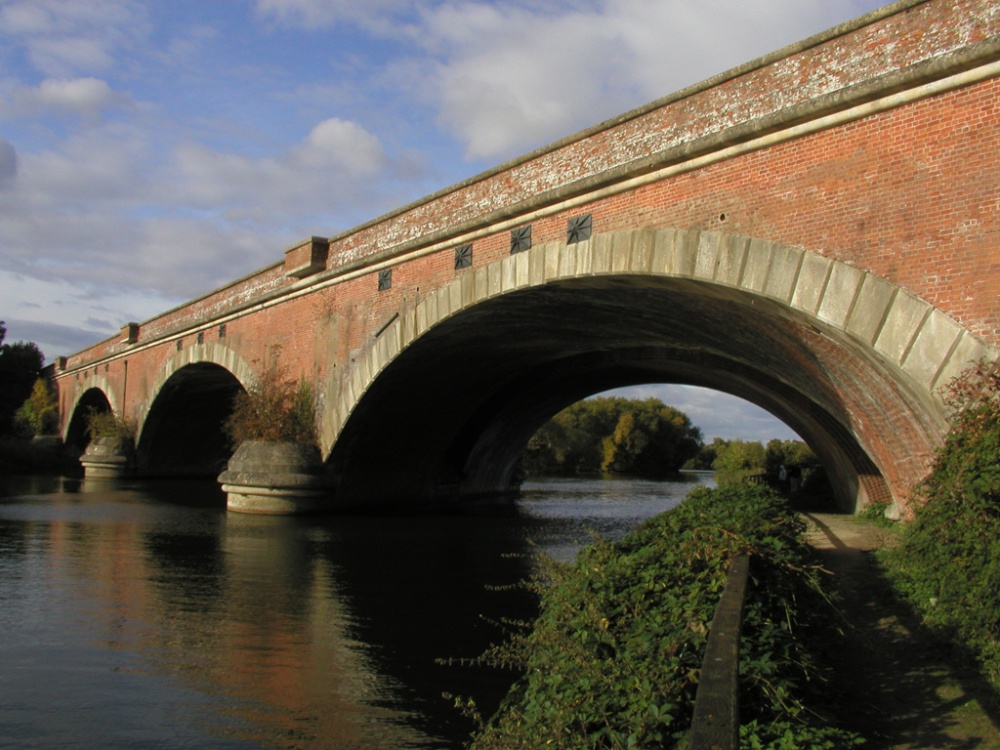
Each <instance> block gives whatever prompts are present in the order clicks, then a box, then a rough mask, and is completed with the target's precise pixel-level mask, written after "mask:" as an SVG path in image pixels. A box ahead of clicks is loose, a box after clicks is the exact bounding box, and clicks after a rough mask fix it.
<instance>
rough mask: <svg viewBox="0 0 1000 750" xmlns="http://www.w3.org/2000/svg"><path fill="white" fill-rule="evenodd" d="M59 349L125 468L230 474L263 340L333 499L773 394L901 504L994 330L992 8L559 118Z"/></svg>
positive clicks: (830, 450) (483, 477) (919, 5)
mask: <svg viewBox="0 0 1000 750" xmlns="http://www.w3.org/2000/svg"><path fill="white" fill-rule="evenodd" d="M275 255H276V258H275V260H276V263H275V264H274V265H271V266H269V267H267V268H264V269H262V270H260V271H258V272H256V273H253V274H251V275H249V276H247V277H244V278H241V279H238V280H236V281H234V282H233V283H231V284H229V285H227V286H225V287H223V288H221V289H218V290H216V291H213V292H211V293H209V294H207V295H204V296H202V297H200V298H198V299H195V300H192V301H191V302H189V303H187V304H185V305H183V306H181V307H178V308H176V309H173V310H170V311H168V312H165V313H163V314H162V315H159V316H157V317H155V318H153V319H151V320H147V321H144V322H142V323H126V324H125V325H123V327H122V329H121V333H120V335H117V336H115V337H112V338H110V339H108V340H106V341H103V342H100V343H98V344H96V345H94V346H92V347H90V348H88V349H86V350H84V351H81V352H78V353H76V354H73V355H72V356H67V357H61V358H59V359H58V361H57V363H56V368H55V369H56V373H55V382H56V384H57V387H58V392H59V402H60V414H61V425H62V430H63V435H64V437H65V439H66V440H67V441H68V442H71V443H72V442H79V441H80V440H81V439H82V428H81V415H82V414H83V413H84V412H85V411H86V410H87V409H88V408H91V407H98V408H110V409H112V410H114V411H115V412H116V413H118V414H120V415H123V416H125V417H127V418H129V419H132V420H134V421H135V423H136V425H137V427H138V438H137V456H138V458H137V463H138V471H139V472H140V473H141V474H144V475H147V476H164V475H184V474H198V475H210V474H217V473H218V472H219V471H220V469H221V467H222V466H223V465H224V464H225V461H226V460H227V458H228V457H229V451H230V449H229V447H228V445H227V444H226V441H225V439H224V438H223V437H222V433H221V428H220V425H221V421H222V419H223V418H224V416H225V414H226V412H227V410H228V408H229V403H230V402H231V399H232V397H233V395H234V394H235V393H237V392H238V391H239V390H240V389H242V388H246V387H247V386H248V385H249V384H250V383H252V382H253V381H254V378H255V377H256V376H257V375H258V374H259V373H260V371H261V368H262V367H263V366H264V363H265V362H267V361H268V358H269V357H270V356H273V355H274V354H275V353H277V357H278V358H279V360H280V363H281V365H282V366H283V367H284V368H286V369H287V371H288V372H289V373H290V374H291V375H293V376H294V377H296V378H302V379H304V380H306V381H307V382H309V383H310V384H312V386H313V388H314V391H315V393H316V394H317V396H318V404H319V406H318V409H319V412H318V416H317V418H318V424H319V426H320V433H321V451H322V454H323V459H324V462H325V469H326V471H327V473H328V474H329V476H330V477H331V478H332V482H333V486H332V489H331V491H330V493H329V497H328V503H329V506H330V508H337V507H348V506H356V505H363V504H380V503H391V502H395V501H398V500H401V499H404V498H405V499H407V501H409V502H415V503H431V502H434V501H435V500H438V499H441V498H445V497H448V498H454V497H458V498H472V497H478V496H488V495H491V494H495V493H503V492H506V491H509V490H510V489H511V488H512V487H513V483H514V482H515V479H514V469H515V464H516V460H517V457H518V455H519V452H520V451H521V449H522V447H523V446H524V444H525V443H526V441H527V439H528V438H529V436H530V435H531V434H532V433H533V432H534V430H535V429H536V428H538V427H539V426H540V425H541V424H542V423H544V422H545V420H547V419H548V418H549V417H551V416H552V415H553V414H554V413H556V412H557V411H558V410H559V409H561V408H562V407H565V406H567V405H569V404H571V403H573V402H574V401H577V400H579V399H580V398H582V397H585V396H587V395H590V394H592V393H596V392H599V391H602V390H606V389H609V388H612V387H618V386H624V385H631V384H639V383H648V382H676V383H689V384H695V385H701V386H707V387H711V388H715V389H718V390H720V391H725V392H728V393H732V394H735V395H737V396H740V397H743V398H745V399H747V400H749V401H752V402H754V403H756V404H759V405H760V406H762V407H764V408H765V409H767V410H768V411H770V412H772V413H773V414H775V415H776V416H777V417H779V418H780V419H782V420H783V421H784V422H786V423H787V424H788V425H789V426H791V427H792V428H793V429H794V430H796V431H797V432H798V433H799V434H800V435H801V436H802V437H803V438H804V439H805V440H806V441H807V442H808V443H809V444H810V445H811V446H812V448H813V449H814V450H815V451H816V453H817V454H818V455H819V457H820V458H821V459H822V460H823V462H824V464H825V466H826V467H827V469H828V472H829V473H830V475H831V478H832V480H833V483H834V486H835V487H836V488H837V492H838V498H837V500H838V503H839V504H840V505H841V506H842V507H843V508H844V509H854V508H857V507H861V506H862V505H864V504H865V503H868V502H871V501H876V500H878V501H887V500H888V501H891V502H893V503H895V504H896V505H897V506H899V507H900V508H902V507H903V506H905V504H906V502H907V498H908V491H909V488H910V487H912V485H913V484H914V483H915V482H916V481H918V480H919V479H921V478H922V477H923V476H925V474H926V473H927V471H928V469H929V467H930V463H931V460H932V455H933V452H934V450H935V448H936V447H937V446H938V445H939V444H940V442H941V439H942V437H943V434H944V431H945V429H946V423H947V415H946V413H945V407H944V405H943V402H942V399H941V388H942V386H943V385H945V384H946V383H947V382H948V381H949V380H950V379H951V378H952V377H953V376H955V375H956V374H958V373H959V372H961V371H962V370H963V369H964V368H965V367H966V366H968V365H969V364H970V363H972V362H974V361H979V360H983V359H988V360H989V359H995V358H996V357H997V346H998V344H1000V307H998V304H997V299H998V293H1000V3H997V2H996V0H902V2H898V3H896V4H894V5H891V6H887V7H886V8H883V9H881V10H878V11H875V12H873V13H871V14H868V15H866V16H863V17H861V18H859V19H857V20H855V21H853V22H850V23H847V24H844V25H842V26H839V27H837V28H834V29H831V30H830V31H828V32H825V33H823V34H820V35H818V36H816V37H813V38H810V39H807V40H805V41H803V42H801V43H799V44H796V45H793V46H791V47H789V48H786V49H783V50H780V51H778V52H775V53H773V54H771V55H769V56H766V57H764V58H761V59H758V60H755V61H752V62H750V63H747V64H746V65H743V66H741V67H739V68H737V69H734V70H731V71H729V72H727V73H724V74H722V75H719V76H717V77H715V78H712V79H710V80H708V81H705V82H704V83H702V84H699V85H696V86H693V87H691V88H688V89H686V90H683V91H681V92H678V93H676V94H673V95H671V96H667V97H666V98H664V99H661V100H658V101H656V102H653V103H651V104H649V105H647V106H645V107H642V108H639V109H637V110H634V111H631V112H628V113H625V114H623V115H621V116H620V117H617V118H615V119H613V120H611V121H608V122H605V123H602V124H600V125H598V126H596V127H593V128H591V129H589V130H586V131H584V132H581V133H578V134H576V135H572V136H569V137H567V138H565V139H563V140H561V141H559V142H557V143H554V144H552V145H550V146H547V147H545V148H542V149H539V150H537V151H535V152H533V153H530V154H528V155H526V156H524V157H522V158H519V159H516V160H513V161H511V162H508V163H506V164H503V165H501V166H499V167H497V168H495V169H493V170H490V171H488V172H486V173H483V174H480V175H478V176H476V177H473V178H471V179H469V180H467V181H465V182H463V183H461V184H458V185H455V186H453V187H450V188H448V189H445V190H442V191H440V192H438V193H435V194H433V195H430V196H428V197H426V198H424V199H422V200H419V201H417V202H415V203H413V204H410V205H407V206H404V207H401V208H399V209H398V210H396V211H393V212H392V213H390V214H387V215H385V216H382V217H380V218H377V219H375V220H373V221H370V222H368V223H366V224H363V225H361V226H358V227H356V228H354V229H351V230H350V231H347V232H344V233H342V234H339V235H337V236H334V237H311V238H308V239H306V240H304V241H302V242H300V243H297V244H295V245H294V246H292V247H290V248H288V249H287V250H285V251H284V254H283V255H282V254H281V253H280V252H276V254H275Z"/></svg>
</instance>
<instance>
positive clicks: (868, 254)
mask: <svg viewBox="0 0 1000 750" xmlns="http://www.w3.org/2000/svg"><path fill="white" fill-rule="evenodd" d="M998 37H1000V4H997V3H996V2H995V1H989V2H988V1H987V0H964V1H962V2H957V1H955V0H930V1H929V2H924V3H916V4H914V5H912V6H911V7H909V8H908V9H907V10H905V11H903V12H899V13H896V14H894V15H890V16H888V17H884V18H880V19H877V20H875V21H874V22H873V23H871V24H869V25H864V26H860V27H857V28H846V29H841V30H840V32H838V34H835V35H832V36H830V37H829V38H825V39H819V40H812V41H811V42H809V43H804V44H803V45H800V46H799V48H797V49H796V50H793V51H792V52H791V53H786V54H782V55H776V56H772V58H771V59H769V60H764V61H758V62H757V63H755V64H751V65H748V66H746V67H745V68H744V69H742V70H740V71H738V72H737V73H736V74H734V75H732V76H729V77H725V76H724V77H722V78H720V79H719V80H716V81H714V82H712V85H709V86H703V87H695V88H693V89H692V90H689V91H688V92H684V93H683V95H680V96H675V97H669V98H667V99H665V100H663V101H661V102H658V103H655V104H654V105H650V106H649V107H646V108H644V109H642V110H639V111H636V112H634V113H630V114H628V115H627V116H623V117H622V118H619V120H618V121H615V122H613V123H611V124H608V125H606V126H602V127H599V128H596V129H594V130H593V131H590V132H588V133H584V134H582V135H580V136H574V137H571V138H569V139H567V140H566V141H565V142H562V143H559V144H556V145H554V146H553V147H551V148H549V149H543V150H541V151H540V152H537V153H535V154H533V155H529V156H528V157H525V158H524V159H521V160H517V161H515V162H512V163H510V164H508V165H505V166H504V167H501V168H498V169H497V170H494V171H492V172H489V173H486V174H484V175H482V176H480V177H478V178H474V179H473V180H470V181H468V182H467V183H464V184H462V185H460V186H456V187H455V188H453V189H450V190H446V191H442V193H440V194H437V195H436V196H431V197H430V198H428V199H426V200H424V201H421V202H418V203H416V204H413V205H411V206H408V207H405V208H403V209H400V210H399V211H397V212H395V213H393V214H390V215H388V216H386V217H383V218H382V219H380V220H378V221H375V222H372V223H369V224H367V225H364V226H362V227H359V228H358V229H356V230H354V231H352V232H348V233H345V234H344V235H341V236H340V237H337V238H333V240H332V241H331V246H330V253H329V260H328V270H327V272H325V273H321V274H318V275H316V276H312V277H309V278H306V279H304V280H302V281H299V280H298V279H294V278H288V277H286V276H285V275H284V268H283V265H282V264H280V263H279V264H277V265H275V266H273V267H270V268H268V269H264V270H263V271H261V272H260V273H258V274H255V275H251V276H250V277H247V278H245V279H242V280H239V281H237V282H234V283H233V284H231V285H229V286H227V287H225V288H223V289H220V290H218V291H216V292H214V293H212V294H210V295H207V296H205V297H203V298H201V299H198V300H195V301H193V302H192V303H190V304H189V305H187V306H184V307H182V308H179V309H177V310H173V311H170V312H167V313H165V314H164V315H162V316H160V317H157V318H155V319H153V320H151V321H147V322H145V323H143V324H142V326H141V328H140V331H139V337H138V342H137V344H135V345H123V344H121V343H119V341H118V339H119V338H120V337H115V338H114V339H112V340H109V341H107V342H103V343H102V344H99V345H97V346H95V347H93V348H91V349H89V350H86V351H84V352H80V353H78V354H76V355H73V356H72V357H70V358H68V360H67V372H66V374H65V376H64V379H63V380H61V381H60V390H61V394H62V396H61V398H62V399H63V408H64V410H65V409H67V408H68V404H69V403H70V402H71V401H72V399H73V398H74V396H73V393H74V392H75V390H76V389H78V388H81V387H83V385H82V384H83V382H84V376H85V375H86V374H93V372H94V367H95V366H96V367H97V374H99V375H101V376H104V377H107V378H108V382H110V383H111V387H112V388H114V389H121V388H122V387H124V369H123V365H122V363H123V361H124V358H126V357H127V360H128V388H129V394H130V395H129V399H130V400H131V399H141V398H144V397H145V396H146V394H147V393H148V389H149V387H151V384H152V383H153V382H154V381H155V379H156V377H157V376H158V375H159V374H160V373H161V372H162V370H163V367H164V366H165V363H166V362H168V361H169V360H170V358H171V357H173V356H174V355H175V354H176V351H177V341H178V340H179V341H180V342H181V343H180V345H181V347H182V348H183V347H185V346H190V345H191V344H192V343H194V342H195V341H196V340H197V338H196V337H197V334H198V332H199V331H201V332H202V335H203V337H204V340H205V341H206V342H207V341H220V343H223V344H224V345H225V346H227V347H230V348H232V349H234V350H235V351H236V352H238V353H239V355H240V356H241V357H242V358H243V359H244V360H245V361H247V362H251V363H253V362H260V361H263V360H264V359H265V357H266V356H267V354H268V351H269V349H270V348H271V347H272V346H274V345H275V344H278V345H280V347H281V358H282V362H283V363H284V364H285V365H286V366H287V367H288V368H289V369H290V371H292V372H293V373H296V374H301V375H303V376H306V377H311V378H315V380H316V382H322V381H323V380H324V379H325V378H327V377H328V375H330V372H329V370H335V372H334V378H335V379H336V378H337V377H343V376H344V375H345V374H346V373H347V372H349V371H350V367H351V363H352V359H353V358H357V357H359V356H360V353H361V352H363V351H364V349H365V348H366V347H367V346H368V345H369V344H370V343H371V342H372V340H373V338H374V335H375V333H376V332H377V331H378V330H379V329H380V328H381V327H382V326H383V325H385V324H386V323H387V322H388V321H389V320H390V319H391V318H392V316H394V315H396V314H398V313H400V312H405V311H406V310H408V309H411V308H412V307H413V306H414V305H416V304H417V302H419V301H420V300H421V299H422V298H424V297H425V296H426V295H427V293H428V292H429V291H431V290H434V289H436V288H439V287H441V286H442V285H444V284H446V283H448V282H449V281H451V280H452V279H454V278H456V276H458V275H460V274H462V273H467V272H468V271H462V270H455V269H454V267H453V261H454V247H455V246H456V245H458V244H464V240H462V241H460V237H461V235H463V234H464V233H466V232H478V235H477V236H476V237H475V239H474V241H473V245H474V250H473V262H474V265H475V266H477V267H478V266H483V265H486V264H489V263H491V262H492V261H495V260H499V259H501V258H503V257H506V256H507V255H508V254H509V228H510V227H509V226H504V227H503V228H502V229H501V230H497V231H492V232H491V231H490V227H494V226H495V225H496V224H497V223H498V222H499V221H501V220H516V217H517V215H518V213H519V212H521V211H527V210H533V209H536V208H544V207H545V206H553V205H558V201H560V200H563V199H565V198H567V197H570V196H572V195H577V194H580V192H581V191H582V190H584V188H587V189H593V188H596V187H600V186H601V185H606V184H612V183H613V181H614V179H616V178H618V177H624V176H628V175H631V174H642V173H645V172H648V171H649V170H651V169H653V168H656V167H660V166H664V165H666V164H669V163H671V162H672V161H676V160H678V159H681V158H682V156H683V154H682V153H681V151H680V150H679V149H683V148H684V147H685V144H689V145H690V144H694V145H693V146H692V148H693V149H695V150H699V149H700V150H702V151H707V150H708V149H709V148H710V147H719V145H720V143H721V142H722V140H723V139H724V137H730V141H729V142H737V141H738V140H739V138H735V135H734V134H736V133H737V132H738V131H739V132H743V131H745V133H744V134H745V136H746V137H751V136H753V135H756V134H758V133H757V131H758V130H760V129H761V128H762V127H764V126H766V125H770V124H773V122H776V121H777V120H779V119H781V118H783V117H784V118H786V119H787V118H789V117H798V116H802V117H805V116H806V115H807V114H809V113H810V111H811V113H812V115H813V116H815V115H816V114H818V113H823V112H826V111H828V110H830V111H832V110H833V109H835V105H836V102H835V99H836V96H837V92H841V93H842V94H843V95H844V96H845V97H846V96H848V93H844V92H846V91H847V90H848V89H849V87H854V89H853V90H855V91H856V90H858V89H862V88H864V87H866V86H876V85H877V84H878V82H879V81H880V80H881V81H883V83H884V80H885V77H886V76H888V77H890V78H893V77H900V76H903V77H905V76H906V75H909V74H910V73H911V72H912V71H913V70H915V68H914V66H917V67H920V66H925V67H927V66H928V65H929V63H928V61H930V60H933V59H937V60H942V59H945V58H947V56H948V55H955V56H956V58H957V59H965V60H967V62H966V63H965V66H966V67H969V66H972V65H973V64H979V63H980V62H981V60H982V59H984V55H985V56H987V57H988V55H987V53H988V52H989V51H990V50H991V49H992V47H990V45H991V44H994V46H997V45H995V41H996V38H998ZM984 40H987V41H986V42H984ZM990 40H992V41H990ZM970 45H979V46H978V47H973V46H970ZM983 50H985V51H983ZM991 54H992V53H991ZM996 56H998V57H1000V52H998V53H997V55H996ZM960 67H962V66H961V65H958V67H957V68H956V69H958V68H960ZM920 69H921V70H923V69H924V68H920ZM928 71H929V68H928ZM925 72H927V71H925ZM931 72H932V71H930V72H927V75H930V74H931ZM810 107H811V108H812V109H811V110H810ZM998 109H1000V82H998V81H997V80H996V79H992V80H987V81H985V82H981V83H976V84H974V85H970V86H968V87H966V88H963V89H960V90H956V91H951V92H948V93H942V94H938V95H935V96H932V97H930V98H926V99H923V100H919V101H916V102H913V103H909V104H905V105H903V106H900V107H898V108H896V109H892V110H889V111H886V112H882V113H881V114H876V115H872V116H869V117H866V118H864V119H860V120H856V121H853V122H850V123H848V124H843V125H839V126H837V127H834V128H832V129H828V130H822V131H820V132H816V133H813V134H811V135H806V136H804V137H800V138H797V139H795V140H790V141H786V142H782V143H778V144H776V145H771V146H768V147H766V148H761V149H759V150H756V151H753V152H750V153H746V154H743V155H740V156H736V157H734V158H729V159H726V160H722V161H717V162H715V163H712V164H710V165H708V166H705V167H702V168H700V169H697V170H694V171H689V172H685V173H681V174H678V175H675V176H672V177H669V178H666V179H662V180H660V181H658V182H654V183H652V184H647V185H644V186H641V187H636V188H634V189H632V190H629V191H627V192H620V193H618V194H615V195H610V196H607V197H601V198H597V199H594V200H592V201H591V202H590V203H587V204H585V205H577V206H574V207H573V208H568V209H566V210H565V211H561V212H558V213H552V214H549V215H546V216H544V217H543V218H537V219H535V220H534V221H532V222H531V223H532V226H533V240H534V242H535V244H540V243H543V242H548V241H564V239H565V233H566V222H567V219H568V218H570V217H572V216H578V215H580V214H584V213H591V214H592V215H593V222H594V231H595V232H606V231H611V230H616V229H630V228H637V227H676V228H702V229H715V230H720V231H724V232H731V233H738V234H743V235H747V236H750V237H755V238H761V239H767V240H772V241H776V242H780V243H783V244H787V245H792V246H798V247H803V248H805V249H807V250H809V251H812V252H815V253H818V254H821V255H825V256H828V257H831V258H835V259H837V260H839V261H843V262H846V263H849V264H851V265H854V266H857V267H858V268H861V269H864V270H868V271H871V272H873V273H875V274H877V275H878V276H881V277H883V278H885V279H887V280H889V281H891V282H893V283H894V284H897V285H899V286H901V287H903V288H905V289H908V290H910V291H911V292H913V293H914V294H916V295H918V296H920V297H922V298H923V299H925V300H927V301H928V302H929V303H931V304H932V305H934V306H936V307H938V308H939V309H941V310H942V311H944V312H946V313H947V314H948V315H950V316H952V317H953V318H954V319H955V320H957V321H958V322H959V323H960V324H962V325H963V326H965V327H966V328H967V329H968V330H969V331H971V332H972V333H974V334H976V335H977V336H979V337H981V338H982V339H983V340H985V341H986V342H988V343H990V344H992V345H1000V317H998V316H1000V309H998V305H997V298H998V294H1000V218H998V217H1000V197H998V192H997V186H998V185H1000V157H998V153H1000V111H998ZM769 118H770V119H769ZM726 133H728V134H729V136H726ZM733 138H735V140H733ZM699 144H700V145H699ZM722 145H725V144H722ZM434 243H440V248H441V249H439V250H437V251H435V252H430V253H428V254H425V255H422V256H419V257H407V256H405V255H400V254H401V253H409V252H413V251H416V250H420V248H421V247H433V245H434ZM275 255H276V259H277V256H278V255H279V254H278V253H277V252H276V254H275ZM394 258H395V259H396V260H395V261H394ZM379 262H381V263H383V264H390V263H393V262H395V265H393V266H392V287H391V289H389V290H387V291H383V292H379V291H378V290H377V272H378V270H379V267H375V268H372V269H370V270H367V271H366V270H365V265H366V264H370V263H379ZM351 274H355V275H351ZM324 283H325V284H326V286H322V284H324ZM310 284H318V286H316V287H315V288H314V289H312V290H311V292H310V293H309V294H303V295H300V296H294V295H289V296H287V297H284V298H282V301H281V302H280V304H276V305H273V306H262V307H259V308H258V307H255V305H259V304H260V303H263V302H265V301H267V300H268V299H270V298H273V297H275V295H280V294H282V293H284V292H289V291H291V290H294V289H299V288H301V289H306V288H308V287H309V285H310ZM221 323H224V324H225V326H226V335H225V338H224V339H221V340H220V338H219V330H218V326H219V325H220V324H221ZM178 337H179V338H178ZM157 341H161V343H159V344H157V345H156V346H150V345H151V344H155V343H156V342H157ZM816 345H817V346H822V343H818V344H816ZM95 363H96V364H95ZM80 368H83V370H82V372H81V371H80ZM858 376H859V377H863V374H860V373H859V374H858ZM873 388H875V389H879V388H891V386H890V385H886V384H879V383H873ZM119 392H120V390H119ZM889 402H891V399H888V400H887V401H886V402H885V403H889ZM128 408H130V407H128ZM64 413H65V412H64ZM883 416H884V415H880V414H878V413H877V411H876V412H872V413H868V414H863V415H861V416H860V417H859V425H858V429H859V430H860V431H861V432H863V433H868V432H871V433H872V434H875V433H877V432H878V430H879V426H880V420H881V419H882V417H883ZM908 439H909V438H908V436H907V435H897V436H890V437H888V438H886V440H888V441H889V442H890V443H892V442H893V441H895V443H894V444H893V445H889V446H888V447H887V448H886V450H887V454H886V455H885V456H878V457H875V458H876V460H879V462H880V464H881V465H883V466H891V465H892V460H890V459H891V458H892V455H905V454H906V451H907V450H908V448H907V446H906V443H907V440H908ZM912 442H913V445H912V451H911V453H912V454H913V455H917V456H918V459H917V460H920V461H923V460H924V457H923V453H925V452H926V440H925V439H924V438H923V437H922V436H917V435H916V433H914V436H913V441H912ZM877 443H878V441H874V442H873V443H872V445H875V444H877ZM883 446H885V444H884V443H883ZM880 459H881V460H880ZM883 461H884V462H883Z"/></svg>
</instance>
